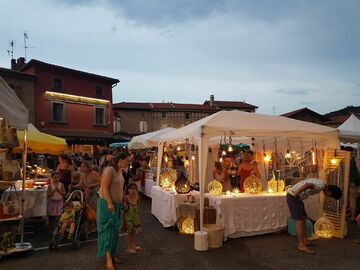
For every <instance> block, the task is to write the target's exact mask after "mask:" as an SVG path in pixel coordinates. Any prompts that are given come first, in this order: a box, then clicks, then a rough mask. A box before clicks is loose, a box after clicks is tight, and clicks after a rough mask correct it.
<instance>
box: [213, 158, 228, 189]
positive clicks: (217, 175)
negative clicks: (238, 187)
mask: <svg viewBox="0 0 360 270" xmlns="http://www.w3.org/2000/svg"><path fill="white" fill-rule="evenodd" d="M213 178H214V179H216V180H217V181H219V182H220V183H221V185H222V187H223V191H230V190H231V182H230V177H229V174H228V173H227V171H226V170H225V169H224V168H223V166H222V164H221V162H215V168H214V170H213Z"/></svg>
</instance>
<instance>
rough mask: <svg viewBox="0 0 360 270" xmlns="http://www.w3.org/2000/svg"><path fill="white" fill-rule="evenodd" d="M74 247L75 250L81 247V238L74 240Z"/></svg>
mask: <svg viewBox="0 0 360 270" xmlns="http://www.w3.org/2000/svg"><path fill="white" fill-rule="evenodd" d="M73 249H74V250H77V249H80V241H79V240H74V242H73Z"/></svg>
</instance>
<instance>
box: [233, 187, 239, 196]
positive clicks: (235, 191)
mask: <svg viewBox="0 0 360 270" xmlns="http://www.w3.org/2000/svg"><path fill="white" fill-rule="evenodd" d="M231 192H232V193H234V194H235V195H238V194H240V189H238V188H237V187H234V188H233V189H232V191H231Z"/></svg>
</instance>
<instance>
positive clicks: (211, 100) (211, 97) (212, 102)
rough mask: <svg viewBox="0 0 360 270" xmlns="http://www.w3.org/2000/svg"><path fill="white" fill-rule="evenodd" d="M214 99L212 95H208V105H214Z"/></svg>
mask: <svg viewBox="0 0 360 270" xmlns="http://www.w3.org/2000/svg"><path fill="white" fill-rule="evenodd" d="M214 101H215V98H214V95H210V106H211V107H212V106H214Z"/></svg>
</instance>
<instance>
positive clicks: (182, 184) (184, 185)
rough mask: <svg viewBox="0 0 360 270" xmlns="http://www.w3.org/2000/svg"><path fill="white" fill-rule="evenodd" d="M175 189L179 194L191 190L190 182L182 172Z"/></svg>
mask: <svg viewBox="0 0 360 270" xmlns="http://www.w3.org/2000/svg"><path fill="white" fill-rule="evenodd" d="M175 190H176V192H177V193H179V194H186V193H188V192H189V191H190V183H189V181H188V179H187V178H186V177H185V176H184V174H180V176H179V178H178V179H177V180H176V182H175Z"/></svg>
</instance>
